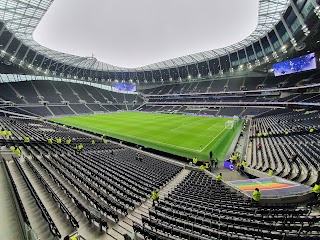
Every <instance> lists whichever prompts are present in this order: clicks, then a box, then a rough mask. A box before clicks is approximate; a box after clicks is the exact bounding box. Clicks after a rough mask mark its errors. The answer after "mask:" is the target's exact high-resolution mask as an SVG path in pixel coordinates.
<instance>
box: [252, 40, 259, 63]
mask: <svg viewBox="0 0 320 240" xmlns="http://www.w3.org/2000/svg"><path fill="white" fill-rule="evenodd" d="M251 47H252V50H253V54H254V57H255V59H256V60H255V61H254V63H255V65H256V66H259V65H260V60H259V59H258V56H257V52H256V49H255V48H254V45H253V43H251Z"/></svg>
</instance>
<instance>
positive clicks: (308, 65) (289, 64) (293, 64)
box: [273, 53, 317, 77]
mask: <svg viewBox="0 0 320 240" xmlns="http://www.w3.org/2000/svg"><path fill="white" fill-rule="evenodd" d="M316 68H317V61H316V54H315V53H310V54H307V55H303V56H300V57H298V58H293V59H290V60H287V61H284V62H279V63H276V64H274V65H273V70H274V75H275V76H276V77H278V76H282V75H287V74H291V73H297V72H303V71H308V70H312V69H316Z"/></svg>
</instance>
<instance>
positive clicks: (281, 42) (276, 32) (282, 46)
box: [273, 27, 287, 53]
mask: <svg viewBox="0 0 320 240" xmlns="http://www.w3.org/2000/svg"><path fill="white" fill-rule="evenodd" d="M273 31H274V33H275V34H276V36H277V38H278V41H279V43H280V45H281V52H283V53H287V49H286V46H285V45H284V43H283V41H282V39H281V37H280V35H279V33H278V30H277V28H276V27H274V28H273Z"/></svg>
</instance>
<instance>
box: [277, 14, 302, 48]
mask: <svg viewBox="0 0 320 240" xmlns="http://www.w3.org/2000/svg"><path fill="white" fill-rule="evenodd" d="M281 22H282V24H283V26H284V28H285V29H286V31H287V33H288V35H289V37H290V39H291V40H290V42H291V43H292V45H293V46H294V47H297V46H298V44H297V41H296V40H295V39H294V37H293V34H292V32H291V30H290V28H289V26H288V24H287V22H286V21H285V20H284V18H283V16H282V15H281Z"/></svg>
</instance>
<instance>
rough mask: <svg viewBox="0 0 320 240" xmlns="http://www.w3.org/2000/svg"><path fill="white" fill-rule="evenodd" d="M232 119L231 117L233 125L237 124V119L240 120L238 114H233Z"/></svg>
mask: <svg viewBox="0 0 320 240" xmlns="http://www.w3.org/2000/svg"><path fill="white" fill-rule="evenodd" d="M232 119H233V124H234V126H238V123H239V120H240V118H239V116H233V118H232Z"/></svg>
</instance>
